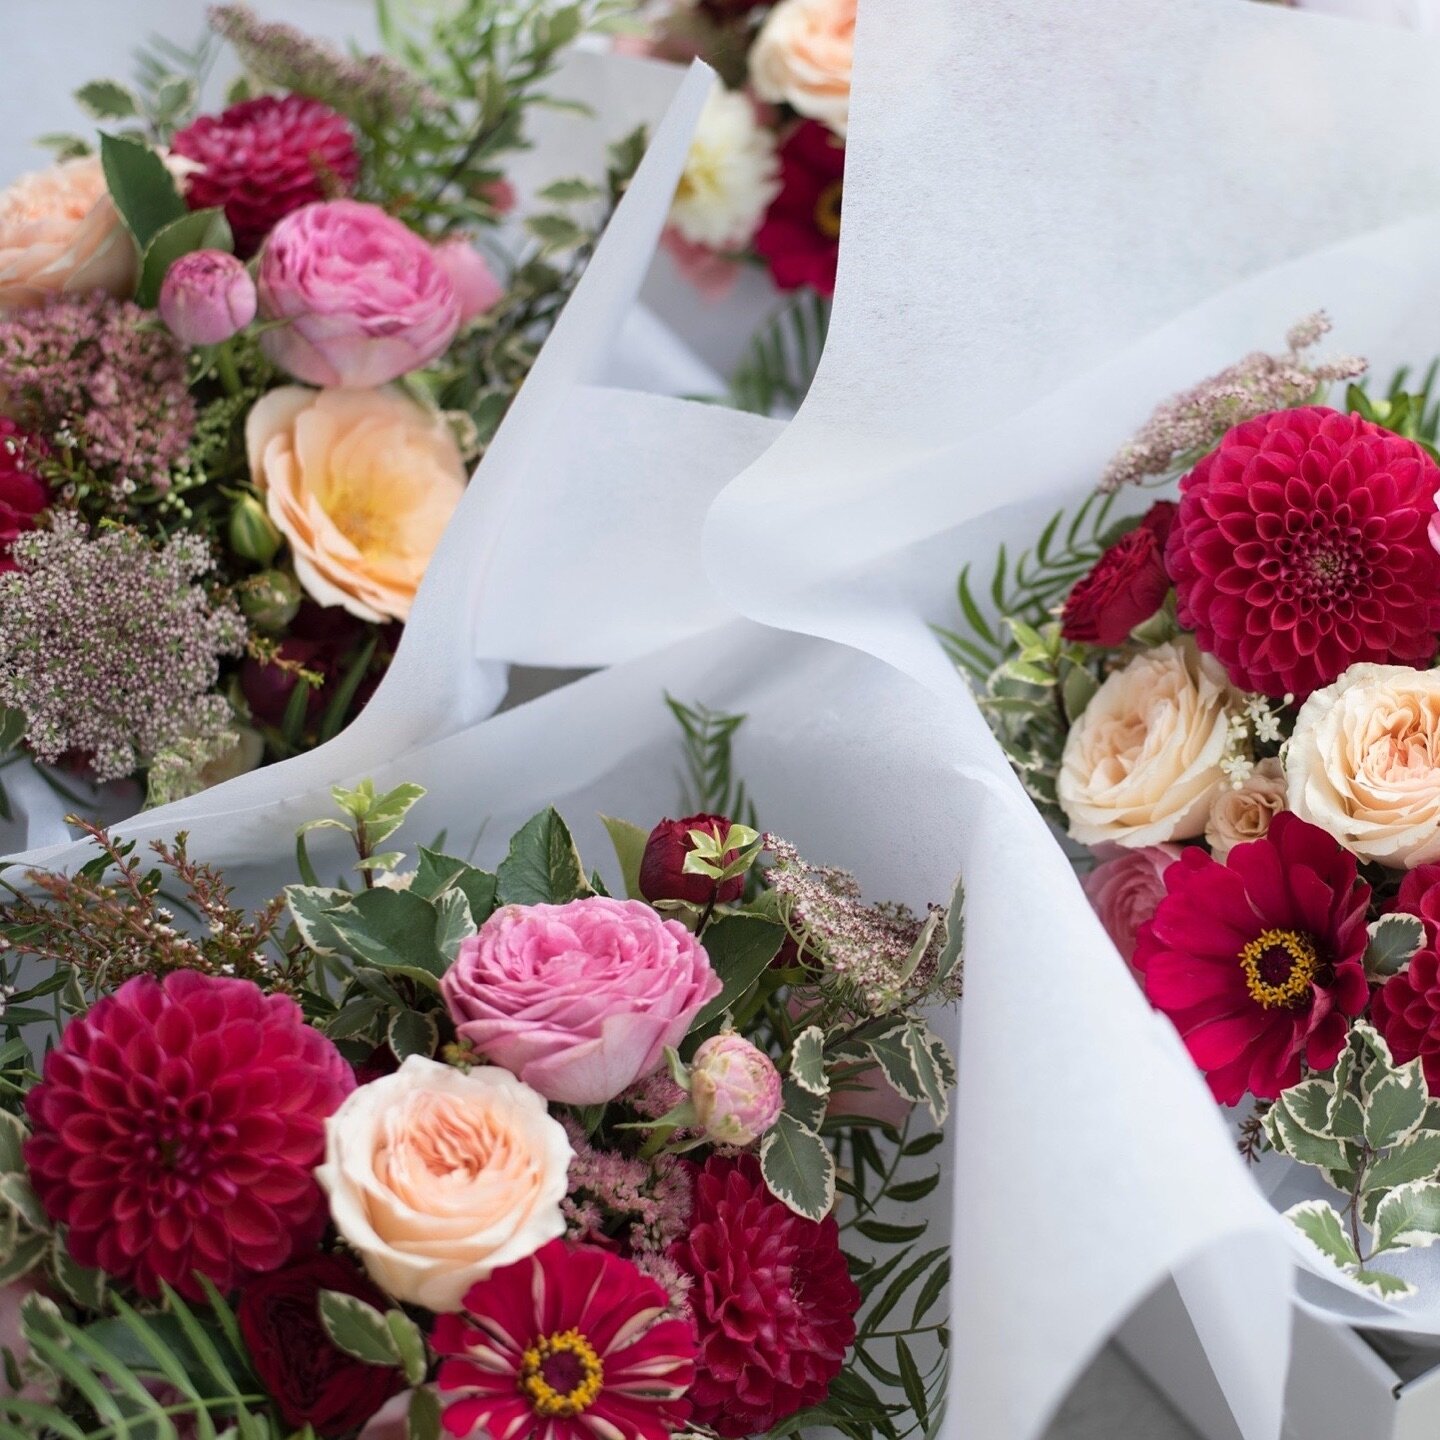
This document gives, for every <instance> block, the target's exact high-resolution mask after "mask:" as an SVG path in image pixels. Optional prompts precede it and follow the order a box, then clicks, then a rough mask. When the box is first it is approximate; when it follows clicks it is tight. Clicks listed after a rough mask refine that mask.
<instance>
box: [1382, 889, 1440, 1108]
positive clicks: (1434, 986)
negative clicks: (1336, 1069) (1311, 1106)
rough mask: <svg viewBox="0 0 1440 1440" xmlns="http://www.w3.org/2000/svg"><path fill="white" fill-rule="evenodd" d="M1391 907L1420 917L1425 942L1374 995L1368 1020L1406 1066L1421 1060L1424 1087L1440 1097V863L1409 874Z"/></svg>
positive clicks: (1391, 1051)
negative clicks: (1403, 966) (1404, 966)
mask: <svg viewBox="0 0 1440 1440" xmlns="http://www.w3.org/2000/svg"><path fill="white" fill-rule="evenodd" d="M1390 908H1391V909H1392V910H1399V911H1403V912H1404V913H1405V914H1407V915H1415V916H1417V917H1418V918H1419V919H1420V921H1421V922H1422V923H1423V924H1424V926H1425V939H1424V941H1423V943H1422V944H1421V947H1420V949H1419V950H1418V951H1417V952H1416V953H1415V954H1414V955H1413V956H1411V959H1410V964H1409V966H1408V967H1407V968H1406V969H1405V970H1403V971H1402V972H1401V973H1400V974H1399V975H1392V976H1391V977H1390V979H1388V980H1387V981H1386V982H1385V983H1384V984H1383V985H1382V986H1381V987H1380V988H1379V989H1378V990H1377V991H1376V992H1375V994H1374V995H1373V996H1371V999H1370V1018H1371V1020H1373V1021H1374V1023H1375V1028H1376V1029H1377V1030H1378V1031H1379V1032H1380V1034H1381V1035H1382V1036H1384V1038H1385V1043H1386V1044H1387V1045H1389V1047H1390V1053H1391V1054H1392V1055H1394V1057H1395V1059H1396V1060H1398V1061H1399V1062H1400V1063H1401V1064H1402V1065H1405V1064H1408V1063H1409V1062H1410V1061H1411V1060H1413V1059H1415V1057H1416V1056H1417V1055H1418V1056H1420V1057H1421V1060H1422V1061H1423V1064H1424V1068H1425V1083H1426V1085H1427V1086H1428V1087H1429V1089H1430V1093H1431V1094H1432V1095H1440V865H1419V866H1417V867H1416V868H1415V869H1414V870H1411V871H1410V872H1409V873H1408V874H1407V875H1406V876H1405V878H1404V880H1402V881H1401V882H1400V893H1399V894H1398V895H1397V896H1396V897H1395V903H1394V904H1393V905H1392V906H1391V907H1390Z"/></svg>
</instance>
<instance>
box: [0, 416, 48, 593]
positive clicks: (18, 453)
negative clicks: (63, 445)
mask: <svg viewBox="0 0 1440 1440" xmlns="http://www.w3.org/2000/svg"><path fill="white" fill-rule="evenodd" d="M44 454H45V445H44V442H43V441H41V440H40V439H39V438H38V437H36V436H34V435H31V434H30V433H29V431H27V430H22V429H21V428H20V426H18V425H17V424H16V423H15V422H14V421H13V420H7V419H6V418H5V417H4V416H3V415H0V574H3V573H4V572H5V571H6V570H13V569H15V562H14V561H13V560H12V559H11V558H10V547H11V546H12V545H13V544H14V543H15V541H16V540H17V539H19V537H20V536H21V535H23V534H24V533H25V532H26V531H27V530H33V529H34V528H35V522H36V520H37V518H38V517H39V516H40V515H41V514H43V513H44V511H45V510H46V509H48V508H49V505H50V487H49V486H48V485H47V484H46V483H45V482H44V481H43V480H42V479H41V478H40V476H39V475H37V474H36V473H35V468H34V467H35V462H36V461H37V460H39V459H40V458H42V457H43V456H44Z"/></svg>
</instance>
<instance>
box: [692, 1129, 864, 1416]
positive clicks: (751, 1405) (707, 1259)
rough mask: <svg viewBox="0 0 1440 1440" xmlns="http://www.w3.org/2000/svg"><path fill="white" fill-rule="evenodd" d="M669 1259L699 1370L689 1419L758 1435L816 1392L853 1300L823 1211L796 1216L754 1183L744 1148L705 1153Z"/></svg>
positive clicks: (814, 1400) (824, 1383)
mask: <svg viewBox="0 0 1440 1440" xmlns="http://www.w3.org/2000/svg"><path fill="white" fill-rule="evenodd" d="M670 1256H671V1258H672V1259H673V1260H674V1261H675V1262H676V1264H678V1265H679V1266H680V1268H681V1269H682V1270H684V1271H685V1272H686V1273H687V1274H689V1275H691V1276H693V1277H694V1281H695V1284H694V1287H693V1288H692V1290H691V1291H690V1308H691V1310H692V1312H693V1314H694V1317H695V1324H696V1327H697V1329H698V1330H699V1335H700V1367H699V1372H698V1374H697V1375H696V1378H695V1384H694V1386H693V1387H692V1388H691V1391H690V1398H691V1400H692V1401H693V1402H694V1405H695V1419H696V1420H697V1421H698V1422H699V1423H701V1424H702V1425H709V1426H710V1427H711V1428H712V1429H714V1430H715V1431H717V1432H718V1433H719V1434H721V1435H729V1436H745V1435H760V1434H763V1433H764V1432H765V1431H766V1430H769V1429H770V1428H771V1427H772V1426H774V1425H776V1424H778V1423H779V1422H780V1421H781V1420H783V1419H785V1417H786V1416H787V1415H793V1414H794V1413H795V1412H796V1411H797V1410H803V1409H804V1408H805V1407H806V1406H807V1405H815V1404H818V1403H819V1402H820V1401H821V1400H823V1399H824V1398H825V1396H826V1395H827V1394H828V1393H829V1390H830V1382H831V1381H832V1380H834V1378H835V1377H836V1376H837V1375H838V1374H839V1373H840V1371H841V1369H842V1367H843V1366H844V1364H845V1357H846V1355H847V1354H848V1353H849V1350H850V1347H851V1345H853V1344H854V1343H855V1312H856V1311H857V1310H859V1308H860V1291H859V1290H858V1289H857V1288H856V1285H855V1282H854V1281H853V1280H852V1279H851V1278H850V1272H849V1269H848V1268H847V1267H846V1264H845V1256H844V1254H843V1253H842V1252H841V1249H840V1230H839V1227H838V1226H837V1225H836V1224H835V1221H834V1219H833V1218H832V1217H830V1216H828V1215H827V1216H826V1217H825V1219H824V1220H822V1221H820V1222H819V1223H818V1224H817V1223H816V1222H815V1221H813V1220H806V1219H804V1218H802V1217H801V1216H799V1215H796V1214H795V1213H794V1212H793V1211H792V1210H790V1209H789V1208H788V1207H787V1206H786V1205H784V1204H782V1203H781V1202H780V1201H779V1200H777V1199H776V1198H775V1197H774V1196H773V1195H772V1194H771V1193H770V1191H769V1190H768V1189H767V1188H766V1185H765V1181H764V1179H763V1178H762V1177H761V1174H760V1166H759V1164H758V1163H757V1162H756V1160H755V1159H754V1157H753V1156H750V1155H741V1156H740V1157H739V1158H738V1159H733V1160H727V1159H721V1158H720V1157H718V1156H712V1157H711V1158H710V1159H709V1160H707V1161H706V1163H705V1168H704V1169H703V1170H701V1171H700V1173H699V1174H698V1175H697V1176H696V1179H695V1209H694V1212H693V1214H692V1217H691V1222H690V1232H689V1234H688V1235H687V1236H686V1237H685V1239H684V1240H681V1241H679V1242H677V1243H676V1244H675V1245H674V1246H672V1247H671V1250H670Z"/></svg>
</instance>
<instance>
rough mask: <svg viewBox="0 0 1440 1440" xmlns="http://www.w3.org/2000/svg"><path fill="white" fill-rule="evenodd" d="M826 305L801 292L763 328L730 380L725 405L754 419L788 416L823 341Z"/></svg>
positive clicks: (819, 298)
mask: <svg viewBox="0 0 1440 1440" xmlns="http://www.w3.org/2000/svg"><path fill="white" fill-rule="evenodd" d="M829 329H830V301H829V300H827V299H826V298H825V297H824V296H823V295H818V294H815V293H814V292H813V291H806V292H804V293H802V294H800V295H798V296H797V297H796V298H795V299H793V300H791V301H790V302H789V303H788V304H786V305H785V306H784V307H783V308H782V309H780V310H779V311H777V312H776V313H775V314H774V315H773V316H771V318H770V319H769V320H768V321H767V322H766V324H765V325H764V327H763V328H762V329H761V330H760V332H759V333H758V334H757V335H756V336H755V337H754V339H753V340H752V341H751V342H750V348H749V349H748V350H747V351H746V352H745V357H744V359H743V360H741V362H740V364H739V366H738V367H737V368H736V370H735V373H734V374H733V375H732V376H731V377H730V394H729V397H728V403H729V404H730V405H731V406H733V407H734V408H735V409H737V410H748V411H751V412H752V413H753V414H756V415H775V414H777V413H785V412H793V411H796V410H798V409H799V408H800V405H801V402H802V401H803V400H804V399H805V396H806V395H807V394H808V393H809V390H810V386H811V383H812V382H813V381H814V379H815V372H816V371H817V370H818V369H819V368H820V357H821V355H822V354H823V353H824V350H825V337H826V335H827V334H828V333H829Z"/></svg>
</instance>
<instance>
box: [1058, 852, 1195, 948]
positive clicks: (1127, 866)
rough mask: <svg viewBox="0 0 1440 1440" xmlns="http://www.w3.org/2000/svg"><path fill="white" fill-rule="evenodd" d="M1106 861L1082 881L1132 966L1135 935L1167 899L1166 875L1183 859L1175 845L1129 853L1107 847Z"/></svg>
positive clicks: (1102, 920)
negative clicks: (1131, 958) (1156, 908)
mask: <svg viewBox="0 0 1440 1440" xmlns="http://www.w3.org/2000/svg"><path fill="white" fill-rule="evenodd" d="M1096 854H1097V855H1101V856H1103V857H1104V858H1102V859H1101V861H1100V863H1099V864H1098V865H1097V866H1096V867H1095V868H1094V869H1093V870H1092V871H1091V872H1090V873H1089V874H1088V875H1087V876H1086V877H1085V879H1084V881H1083V882H1082V883H1083V884H1084V886H1085V893H1086V895H1088V896H1089V897H1090V904H1091V905H1092V906H1094V908H1095V913H1096V914H1097V915H1098V916H1099V917H1100V923H1101V924H1102V925H1103V926H1104V927H1105V932H1106V934H1108V935H1109V936H1110V938H1111V939H1112V940H1113V941H1114V942H1115V948H1116V949H1117V950H1118V951H1119V952H1120V954H1121V955H1122V956H1123V957H1124V959H1125V962H1126V964H1129V962H1130V957H1131V956H1132V955H1134V953H1135V936H1136V933H1137V932H1138V931H1139V929H1140V927H1141V926H1142V925H1143V924H1145V922H1146V921H1147V920H1149V919H1150V917H1151V916H1152V915H1154V913H1155V907H1156V906H1157V905H1159V903H1160V902H1161V901H1162V900H1163V899H1164V898H1165V872H1166V871H1167V870H1168V869H1169V868H1170V866H1171V865H1173V864H1174V863H1175V861H1176V860H1178V859H1179V858H1180V849H1179V847H1178V846H1176V845H1145V846H1143V847H1141V848H1140V849H1138V850H1127V849H1124V848H1122V847H1121V846H1119V845H1104V846H1101V847H1099V848H1098V849H1097V850H1096Z"/></svg>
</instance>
